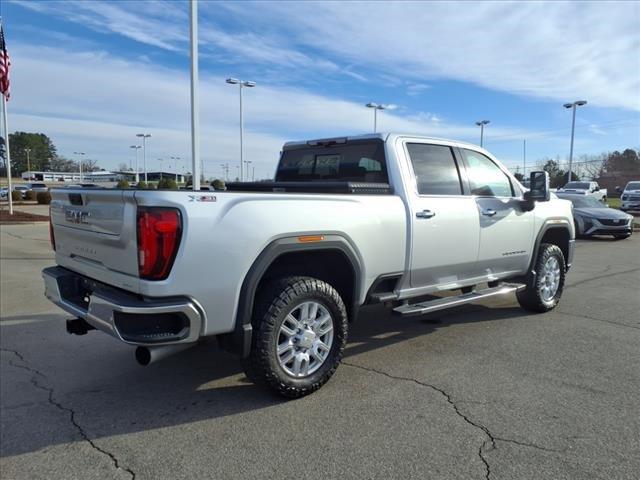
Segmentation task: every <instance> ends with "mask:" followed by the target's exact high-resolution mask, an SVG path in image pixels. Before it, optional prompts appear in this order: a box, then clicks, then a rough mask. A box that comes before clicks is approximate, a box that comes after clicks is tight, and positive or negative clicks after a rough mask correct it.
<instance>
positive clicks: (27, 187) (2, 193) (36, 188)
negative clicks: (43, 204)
mask: <svg viewBox="0 0 640 480" xmlns="http://www.w3.org/2000/svg"><path fill="white" fill-rule="evenodd" d="M11 189H12V190H13V191H15V192H20V196H21V197H22V198H23V199H24V198H27V192H30V191H33V192H36V193H37V192H48V191H49V187H47V185H45V184H44V183H27V184H24V185H23V184H17V185H12V186H11ZM8 197H9V189H8V188H7V187H2V188H0V199H2V200H7V198H8Z"/></svg>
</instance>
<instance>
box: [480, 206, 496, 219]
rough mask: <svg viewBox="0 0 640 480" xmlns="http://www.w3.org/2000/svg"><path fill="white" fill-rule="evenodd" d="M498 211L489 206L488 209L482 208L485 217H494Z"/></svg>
mask: <svg viewBox="0 0 640 480" xmlns="http://www.w3.org/2000/svg"><path fill="white" fill-rule="evenodd" d="M496 213H498V212H496V211H495V210H494V209H492V208H487V209H486V210H482V214H483V215H484V216H485V217H493V216H494V215H495V214H496Z"/></svg>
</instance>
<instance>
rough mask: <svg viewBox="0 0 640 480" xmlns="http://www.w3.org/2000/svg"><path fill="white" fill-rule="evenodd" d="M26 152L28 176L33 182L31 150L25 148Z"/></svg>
mask: <svg viewBox="0 0 640 480" xmlns="http://www.w3.org/2000/svg"><path fill="white" fill-rule="evenodd" d="M24 151H25V152H27V174H28V176H29V180H31V160H30V159H29V154H30V153H31V149H30V148H25V149H24Z"/></svg>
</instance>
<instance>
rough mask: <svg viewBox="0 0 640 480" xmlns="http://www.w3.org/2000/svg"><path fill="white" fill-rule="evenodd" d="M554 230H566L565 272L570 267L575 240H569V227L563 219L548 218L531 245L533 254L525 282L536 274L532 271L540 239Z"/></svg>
mask: <svg viewBox="0 0 640 480" xmlns="http://www.w3.org/2000/svg"><path fill="white" fill-rule="evenodd" d="M554 229H562V230H566V231H567V232H568V233H569V246H568V255H567V258H566V259H565V262H566V269H567V270H569V268H570V267H571V262H572V260H573V248H574V244H575V238H571V225H570V224H569V221H568V220H566V219H564V218H553V219H551V218H550V219H547V220H545V222H544V223H543V224H542V226H541V227H540V230H539V231H538V234H537V235H536V239H535V242H534V244H533V254H532V255H531V260H530V262H529V268H528V270H527V274H526V278H527V280H535V277H536V275H537V272H536V271H535V270H534V266H535V264H536V259H537V258H538V252H539V251H540V244H541V243H542V238H543V237H544V235H545V234H546V233H547V232H548V231H549V230H554ZM532 277H533V278H532ZM527 284H529V283H528V282H527Z"/></svg>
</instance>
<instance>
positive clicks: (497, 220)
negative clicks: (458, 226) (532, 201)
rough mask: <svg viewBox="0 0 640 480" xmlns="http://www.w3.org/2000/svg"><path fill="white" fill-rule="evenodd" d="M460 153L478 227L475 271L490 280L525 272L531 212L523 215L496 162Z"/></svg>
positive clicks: (531, 229) (468, 152)
mask: <svg viewBox="0 0 640 480" xmlns="http://www.w3.org/2000/svg"><path fill="white" fill-rule="evenodd" d="M460 152H461V155H462V157H463V158H464V161H465V165H466V169H467V177H468V179H469V188H470V189H471V195H472V196H473V199H474V202H475V205H476V209H475V210H476V215H477V216H478V221H479V223H480V249H479V252H478V269H479V270H480V272H481V274H482V275H483V276H489V277H491V276H494V275H500V276H505V275H507V274H510V273H517V272H524V271H526V269H527V267H528V263H529V258H530V256H531V248H532V247H533V232H534V213H533V211H529V212H525V211H523V209H522V202H521V199H520V198H519V196H518V197H516V190H515V187H514V185H513V184H512V182H511V179H510V177H509V176H508V175H507V174H506V173H505V172H504V171H503V170H502V168H501V167H500V166H499V165H498V164H497V163H496V162H494V161H493V160H492V159H491V158H489V157H488V156H486V155H484V154H483V153H480V152H477V151H474V150H471V149H466V148H462V149H460ZM518 193H519V192H518Z"/></svg>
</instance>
